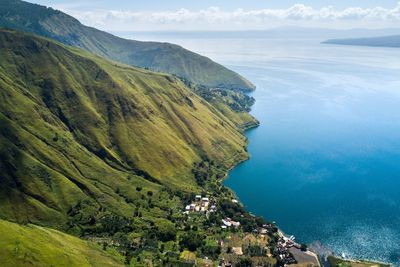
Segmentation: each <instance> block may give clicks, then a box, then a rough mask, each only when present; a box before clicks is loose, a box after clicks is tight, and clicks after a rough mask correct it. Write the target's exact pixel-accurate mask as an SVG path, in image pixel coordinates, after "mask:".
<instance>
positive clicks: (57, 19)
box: [0, 0, 255, 91]
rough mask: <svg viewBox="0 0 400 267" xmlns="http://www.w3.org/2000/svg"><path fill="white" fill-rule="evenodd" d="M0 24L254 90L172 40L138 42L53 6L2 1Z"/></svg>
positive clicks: (208, 82) (200, 80) (205, 81)
mask: <svg viewBox="0 0 400 267" xmlns="http://www.w3.org/2000/svg"><path fill="white" fill-rule="evenodd" d="M0 27H5V28H10V29H16V30H20V31H25V32H31V33H35V34H38V35H41V36H44V37H48V38H52V39H54V40H57V41H59V42H62V43H64V44H67V45H71V46H76V47H80V48H83V49H85V50H87V51H89V52H92V53H96V54H98V55H101V56H104V57H107V58H109V59H112V60H115V61H119V62H122V63H125V64H128V65H132V66H138V67H144V68H150V69H153V70H156V71H160V72H165V73H169V74H174V75H176V76H179V77H181V78H185V79H187V80H190V81H191V82H193V83H196V84H201V85H204V86H207V87H222V88H227V89H240V90H245V91H249V90H254V88H255V87H254V85H253V84H251V83H250V82H249V81H247V80H246V79H245V78H243V77H242V76H240V75H239V74H237V73H235V72H233V71H231V70H229V69H227V68H225V67H223V66H221V65H219V64H217V63H215V62H213V61H212V60H210V59H209V58H206V57H203V56H200V55H198V54H195V53H193V52H190V51H188V50H186V49H184V48H182V47H180V46H177V45H174V44H169V43H156V42H139V41H133V40H127V39H122V38H119V37H116V36H114V35H112V34H109V33H106V32H103V31H100V30H97V29H95V28H91V27H87V26H85V25H82V24H81V23H80V22H79V21H78V20H76V19H75V18H73V17H71V16H69V15H67V14H65V13H63V12H61V11H57V10H54V9H52V8H46V7H44V6H40V5H36V4H31V3H27V2H24V1H20V0H2V1H0Z"/></svg>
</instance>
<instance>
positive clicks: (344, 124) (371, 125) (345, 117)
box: [143, 36, 400, 266]
mask: <svg viewBox="0 0 400 267" xmlns="http://www.w3.org/2000/svg"><path fill="white" fill-rule="evenodd" d="M163 38H165V36H164V37H163ZM143 39H153V40H157V38H155V37H154V38H149V37H148V38H145V37H143ZM166 41H170V42H174V43H180V44H182V45H183V46H185V47H187V48H189V49H192V50H194V51H197V52H200V53H202V54H205V55H207V56H209V57H211V58H213V59H215V60H217V61H219V62H221V63H223V64H225V65H227V66H229V67H231V68H233V69H235V70H236V71H238V72H240V73H241V74H243V75H244V76H245V77H247V78H248V79H249V80H251V81H252V82H254V83H255V84H256V85H257V91H256V92H254V93H253V96H254V97H255V98H256V101H257V102H256V104H255V105H254V107H253V110H252V114H253V115H254V116H255V117H256V118H257V119H258V120H260V122H261V126H260V127H258V128H257V129H253V130H250V131H248V132H247V136H248V138H249V141H250V143H249V152H250V154H251V159H250V160H249V161H247V162H245V163H243V164H241V165H239V166H238V167H236V168H235V169H234V170H233V171H232V172H231V173H230V175H229V178H228V179H227V181H226V185H227V186H229V187H231V188H232V189H233V190H234V191H235V192H236V193H237V195H238V197H239V198H240V200H241V201H242V202H243V203H244V204H245V206H246V207H247V208H248V209H249V210H250V211H252V212H253V213H254V214H257V215H262V216H264V217H265V218H266V219H268V220H271V221H276V222H277V224H278V225H279V227H280V228H281V229H282V230H283V231H284V232H286V233H288V234H293V235H295V236H296V238H297V239H298V240H299V241H301V242H304V243H308V244H311V243H314V242H316V241H320V242H321V243H322V244H323V245H324V246H326V247H329V248H331V249H332V250H333V251H335V252H336V253H337V254H339V255H340V254H342V253H344V254H345V255H346V256H348V257H353V258H366V259H374V260H381V261H385V262H391V263H393V264H395V265H396V266H400V49H398V50H396V49H385V48H365V47H364V48H362V47H341V46H332V45H320V44H319V41H320V40H317V39H314V40H298V39H297V40H290V39H281V40H279V39H254V38H253V39H240V38H236V39H233V38H231V39H217V38H213V39H204V38H198V39H196V38H194V37H190V38H186V39H185V38H183V39H182V38H180V39H174V38H173V37H171V39H169V40H166Z"/></svg>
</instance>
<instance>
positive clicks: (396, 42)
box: [324, 35, 400, 47]
mask: <svg viewBox="0 0 400 267" xmlns="http://www.w3.org/2000/svg"><path fill="white" fill-rule="evenodd" d="M324 43H326V44H339V45H357V46H375V47H400V35H393V36H382V37H372V38H353V39H332V40H327V41H325V42H324Z"/></svg>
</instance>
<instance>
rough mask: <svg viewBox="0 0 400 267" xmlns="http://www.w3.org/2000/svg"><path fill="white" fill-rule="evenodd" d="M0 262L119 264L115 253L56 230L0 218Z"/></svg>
mask: <svg viewBox="0 0 400 267" xmlns="http://www.w3.org/2000/svg"><path fill="white" fill-rule="evenodd" d="M0 236H1V238H0V247H1V249H0V265H1V266H3V267H8V266H10V267H11V266H82V267H83V266H123V261H122V259H121V258H120V257H118V256H116V255H117V254H115V253H111V252H110V251H108V252H107V251H103V250H102V249H101V248H100V247H98V246H97V245H95V244H91V243H89V242H87V241H83V240H81V239H79V238H77V237H73V236H70V235H67V234H64V233H61V232H58V231H56V230H51V229H48V228H44V227H38V226H34V225H25V226H21V225H18V224H15V223H11V222H7V221H4V220H0Z"/></svg>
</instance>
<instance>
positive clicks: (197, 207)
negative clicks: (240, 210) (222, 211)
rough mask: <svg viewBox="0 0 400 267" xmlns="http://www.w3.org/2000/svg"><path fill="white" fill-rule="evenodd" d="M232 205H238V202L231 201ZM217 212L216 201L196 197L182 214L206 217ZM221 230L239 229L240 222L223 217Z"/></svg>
mask: <svg viewBox="0 0 400 267" xmlns="http://www.w3.org/2000/svg"><path fill="white" fill-rule="evenodd" d="M232 203H234V204H239V201H238V200H236V199H232ZM216 211H217V206H216V201H215V200H214V199H212V200H210V199H209V198H208V197H206V196H205V197H203V196H202V195H196V196H195V199H194V201H193V202H192V203H191V204H189V205H186V207H185V211H184V213H186V214H189V213H190V212H203V213H205V214H206V215H208V214H209V213H214V212H216ZM221 222H222V224H221V228H222V229H227V228H229V227H235V228H239V227H240V222H237V221H234V220H232V219H231V218H229V217H225V218H224V219H222V220H221Z"/></svg>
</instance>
